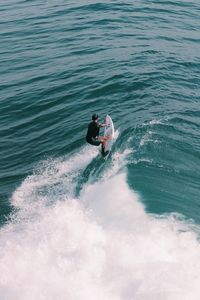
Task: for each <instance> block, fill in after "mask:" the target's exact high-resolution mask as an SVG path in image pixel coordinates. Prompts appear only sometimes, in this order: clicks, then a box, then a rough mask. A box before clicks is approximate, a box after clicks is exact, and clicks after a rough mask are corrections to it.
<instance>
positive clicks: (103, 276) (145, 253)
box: [0, 148, 200, 300]
mask: <svg viewBox="0 0 200 300" xmlns="http://www.w3.org/2000/svg"><path fill="white" fill-rule="evenodd" d="M97 154H98V152H97V151H92V152H90V151H88V148H83V149H82V150H81V151H80V152H79V153H77V154H75V155H74V156H71V157H68V158H67V157H65V158H64V159H63V160H62V161H61V160H57V161H54V162H51V163H50V162H49V161H48V162H45V163H44V165H43V166H42V167H40V168H39V169H37V172H35V174H34V175H31V176H29V177H28V178H26V179H25V180H24V181H23V182H22V184H21V186H19V188H18V189H17V190H16V191H15V192H14V194H13V196H12V202H13V205H14V206H15V207H16V209H18V212H16V213H15V215H14V216H13V220H12V222H10V223H9V224H7V225H6V226H4V227H3V229H2V230H1V234H0V269H1V276H0V293H1V298H2V299H93V298H95V299H111V300H112V299H123V300H124V299H176V300H177V299H198V297H199V296H200V291H199V280H200V271H199V270H200V268H199V267H200V243H199V241H198V233H199V228H198V227H195V226H194V225H192V224H191V223H189V222H186V221H185V220H184V219H182V218H181V217H180V216H178V215H174V214H171V215H168V216H162V217H161V216H160V217H159V216H156V215H152V214H148V213H146V212H145V210H144V206H143V205H142V204H141V201H140V199H139V196H138V194H137V193H135V192H133V191H132V190H131V189H130V188H129V186H128V184H127V180H126V173H125V170H123V167H122V162H124V161H125V160H126V157H127V155H128V153H116V155H115V156H114V157H113V159H112V161H110V165H109V168H105V169H104V170H101V171H100V169H101V168H102V166H101V165H99V167H98V168H97V167H96V166H95V165H94V161H95V160H97V158H98V156H96V155H97ZM83 161H84V163H83ZM45 164H46V166H45ZM86 165H87V167H86ZM88 167H89V168H90V174H91V172H94V173H95V172H96V173H99V172H100V173H101V176H100V177H101V178H100V179H99V180H98V181H97V182H92V178H89V177H88V178H87V180H85V182H84V183H83V180H81V176H80V177H79V180H77V177H76V174H77V172H79V174H83V173H84V172H85V171H86V169H87V168H88ZM121 168H122V169H121ZM36 173H37V174H36ZM84 177H85V176H84ZM58 191H59V193H58ZM58 195H59V199H58Z"/></svg>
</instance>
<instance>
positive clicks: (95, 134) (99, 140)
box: [86, 114, 108, 146]
mask: <svg viewBox="0 0 200 300" xmlns="http://www.w3.org/2000/svg"><path fill="white" fill-rule="evenodd" d="M98 119H99V116H98V115H97V114H93V115H92V122H90V124H89V125H88V131H87V135H86V141H87V142H88V143H89V144H91V145H93V146H99V145H100V144H102V145H104V143H105V141H106V140H107V139H108V138H104V137H103V136H100V135H99V130H100V127H105V126H106V124H100V123H99V122H98Z"/></svg>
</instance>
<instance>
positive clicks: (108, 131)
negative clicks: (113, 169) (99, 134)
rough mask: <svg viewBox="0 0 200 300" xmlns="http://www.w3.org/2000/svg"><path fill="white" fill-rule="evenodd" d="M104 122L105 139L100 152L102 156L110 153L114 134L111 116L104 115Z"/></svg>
mask: <svg viewBox="0 0 200 300" xmlns="http://www.w3.org/2000/svg"><path fill="white" fill-rule="evenodd" d="M105 123H106V127H105V128H104V137H105V138H107V140H106V142H105V143H104V145H102V147H101V153H102V156H103V157H105V156H107V155H108V154H109V153H110V151H111V148H112V144H113V138H114V134H115V129H114V124H113V121H112V118H111V117H110V116H109V115H107V116H106V118H105Z"/></svg>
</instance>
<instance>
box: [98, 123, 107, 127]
mask: <svg viewBox="0 0 200 300" xmlns="http://www.w3.org/2000/svg"><path fill="white" fill-rule="evenodd" d="M99 126H100V127H106V126H107V124H106V123H103V124H99Z"/></svg>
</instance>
